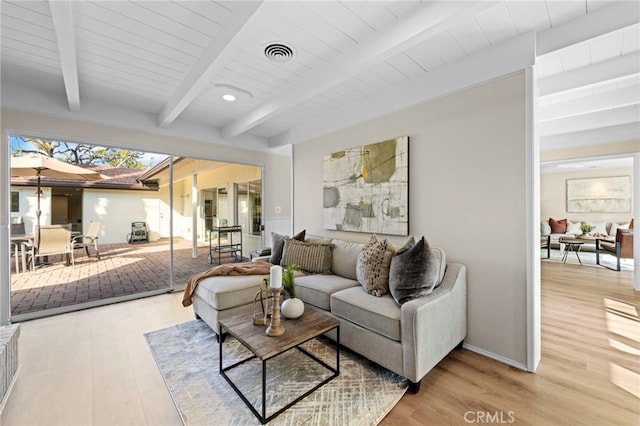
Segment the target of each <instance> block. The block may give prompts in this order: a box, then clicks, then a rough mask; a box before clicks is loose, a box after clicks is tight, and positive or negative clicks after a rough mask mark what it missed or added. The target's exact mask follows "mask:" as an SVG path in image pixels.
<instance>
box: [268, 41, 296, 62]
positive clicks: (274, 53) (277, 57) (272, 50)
mask: <svg viewBox="0 0 640 426" xmlns="http://www.w3.org/2000/svg"><path fill="white" fill-rule="evenodd" d="M293 54H294V52H293V48H291V47H289V46H287V45H286V44H284V43H270V44H268V45H267V47H265V48H264V55H265V56H266V57H267V59H268V60H270V61H271V62H279V63H282V62H289V61H290V60H291V59H293Z"/></svg>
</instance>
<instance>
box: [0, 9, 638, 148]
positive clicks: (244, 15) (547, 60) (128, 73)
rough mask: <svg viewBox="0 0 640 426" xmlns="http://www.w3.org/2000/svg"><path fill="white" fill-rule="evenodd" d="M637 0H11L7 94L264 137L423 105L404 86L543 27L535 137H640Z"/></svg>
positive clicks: (193, 133) (200, 134) (122, 118)
mask: <svg viewBox="0 0 640 426" xmlns="http://www.w3.org/2000/svg"><path fill="white" fill-rule="evenodd" d="M639 4H640V2H637V1H629V2H613V1H591V0H580V1H555V0H553V1H552V0H546V1H545V0H538V1H504V2H500V1H498V2H489V1H477V2H462V1H448V2H434V1H426V0H423V1H419V0H417V1H320V2H311V1H287V2H280V1H265V2H247V1H231V2H229V1H127V2H124V1H4V0H3V1H2V4H1V7H2V10H1V18H2V22H1V23H2V46H1V47H2V53H1V61H2V106H3V108H9V109H15V110H23V111H32V112H37V113H44V114H49V115H56V114H57V115H60V116H65V117H67V118H76V119H79V120H84V121H92V122H97V123H102V124H109V125H114V124H117V125H120V126H121V127H125V128H126V127H132V128H142V127H141V126H146V127H145V129H147V130H148V129H152V131H153V132H157V133H159V134H162V133H165V134H183V135H184V136H186V137H194V138H196V139H199V140H206V141H208V142H212V143H218V144H226V145H234V146H239V147H247V148H253V149H268V148H270V147H277V146H280V145H283V144H289V143H299V142H303V141H305V140H309V139H311V138H313V137H317V136H320V135H321V134H324V133H328V132H331V131H335V130H337V129H340V128H344V127H347V126H349V125H353V124H356V123H358V122H361V121H363V120H365V119H371V118H374V117H375V116H376V115H380V114H386V113H389V112H392V111H398V110H401V109H402V108H406V107H409V106H411V105H415V104H416V103H417V102H419V101H420V99H419V98H418V99H417V98H416V97H415V96H413V97H411V98H409V97H403V96H398V95H397V94H398V93H404V92H403V91H405V92H406V91H407V90H408V91H413V92H416V91H419V90H420V88H421V87H422V86H425V85H428V84H431V83H432V84H436V85H437V84H438V81H437V79H436V77H437V78H442V76H443V75H446V74H447V70H449V69H452V70H453V69H456V68H455V67H456V65H458V67H459V66H460V65H459V64H461V63H463V61H465V60H467V61H471V60H474V61H477V63H479V64H480V63H482V58H485V57H486V58H488V59H486V60H487V61H492V62H493V61H494V60H493V59H491V58H492V57H491V56H490V52H491V49H492V48H497V47H499V46H501V45H503V44H505V43H508V42H509V41H510V40H515V39H517V38H519V37H520V38H522V37H524V36H525V35H528V34H533V36H532V40H535V42H536V46H537V47H536V51H535V55H534V56H535V62H536V70H537V76H538V88H539V94H540V98H539V110H538V111H537V117H538V120H539V134H540V136H541V148H542V149H543V150H553V149H560V148H572V147H579V146H583V145H594V144H603V143H612V142H618V141H626V140H634V139H635V140H639V139H640V123H639V121H640V110H639V105H640V65H639V64H640V6H639ZM272 43H284V44H286V45H288V46H289V47H291V49H292V57H291V59H290V60H289V61H288V62H277V61H272V60H269V59H268V58H267V57H266V56H265V48H266V47H267V46H268V45H270V44H272ZM498 62H500V61H496V63H495V64H493V63H492V64H490V66H493V67H495V68H497V69H498V72H499V67H500V64H499V63H498ZM469 63H471V64H473V62H469ZM224 94H233V95H234V96H235V97H236V100H235V102H227V101H224V100H223V99H222V95H224ZM385 99H388V102H386V103H385V102H382V103H381V100H385ZM425 100H428V99H422V101H423V102H424V101H425ZM383 104H384V105H386V106H385V108H387V110H385V108H382V107H381V106H380V105H383Z"/></svg>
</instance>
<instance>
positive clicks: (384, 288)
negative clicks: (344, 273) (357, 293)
mask: <svg viewBox="0 0 640 426" xmlns="http://www.w3.org/2000/svg"><path fill="white" fill-rule="evenodd" d="M386 250H387V240H378V238H377V237H376V236H375V235H372V236H371V238H370V239H369V242H368V243H367V244H365V246H364V248H363V249H362V252H360V254H359V255H358V262H357V265H356V275H357V278H358V282H359V283H360V284H362V286H363V287H364V289H365V290H366V292H367V293H369V294H372V295H374V296H378V297H380V296H382V295H383V294H386V293H387V292H388V286H389V282H388V278H387V282H386V283H385V282H384V276H383V274H382V267H383V260H384V253H385V251H386ZM387 275H388V274H387Z"/></svg>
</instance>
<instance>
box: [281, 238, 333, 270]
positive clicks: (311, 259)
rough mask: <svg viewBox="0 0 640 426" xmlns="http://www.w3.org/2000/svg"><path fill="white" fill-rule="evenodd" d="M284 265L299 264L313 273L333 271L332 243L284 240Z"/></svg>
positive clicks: (301, 267)
mask: <svg viewBox="0 0 640 426" xmlns="http://www.w3.org/2000/svg"><path fill="white" fill-rule="evenodd" d="M280 264H281V265H282V266H289V265H298V267H299V268H300V269H301V270H303V271H305V272H310V273H312V274H329V273H331V244H320V243H307V242H303V241H298V240H294V239H293V238H290V239H288V240H285V242H284V251H283V253H282V261H281V262H280Z"/></svg>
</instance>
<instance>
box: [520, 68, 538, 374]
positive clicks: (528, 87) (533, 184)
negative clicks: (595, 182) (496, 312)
mask: <svg viewBox="0 0 640 426" xmlns="http://www.w3.org/2000/svg"><path fill="white" fill-rule="evenodd" d="M524 84H525V114H526V117H525V132H526V135H525V143H526V148H525V150H526V152H525V164H526V167H525V173H526V176H525V179H526V206H527V215H526V216H527V217H526V225H527V235H526V239H527V249H526V256H527V260H526V271H527V272H526V274H527V277H526V283H527V284H526V285H527V299H526V304H527V308H526V309H527V370H528V371H530V372H535V371H536V369H537V368H538V364H539V363H540V358H541V352H542V351H541V329H540V327H541V297H540V244H539V241H540V140H539V138H538V132H537V123H536V111H537V106H538V88H537V84H536V70H535V66H531V67H528V68H526V69H525V83H524Z"/></svg>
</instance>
